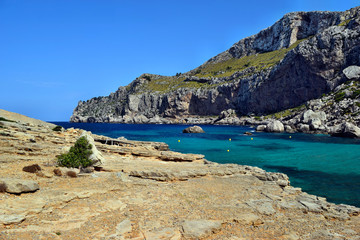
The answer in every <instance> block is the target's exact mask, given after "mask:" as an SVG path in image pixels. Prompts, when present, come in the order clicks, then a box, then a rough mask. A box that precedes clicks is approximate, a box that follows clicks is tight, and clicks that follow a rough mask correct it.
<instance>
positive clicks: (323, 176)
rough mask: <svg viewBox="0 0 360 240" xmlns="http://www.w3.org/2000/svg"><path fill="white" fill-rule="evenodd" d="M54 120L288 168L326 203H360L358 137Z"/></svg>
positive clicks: (223, 159) (295, 182)
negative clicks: (196, 130) (198, 130)
mask: <svg viewBox="0 0 360 240" xmlns="http://www.w3.org/2000/svg"><path fill="white" fill-rule="evenodd" d="M56 124H58V125H61V126H63V127H65V128H69V127H74V128H81V129H85V130H88V131H91V132H93V133H95V134H100V135H105V136H109V137H114V138H117V137H120V136H124V137H125V138H127V139H130V140H145V141H160V142H165V143H167V144H168V145H169V146H170V149H171V150H174V151H178V152H182V153H200V154H204V155H205V157H206V159H208V160H210V161H214V162H218V163H237V164H242V165H251V166H258V167H260V168H263V169H265V170H267V171H272V172H282V173H286V174H287V175H288V176H289V177H290V181H291V185H292V186H296V187H301V188H302V189H303V191H306V192H308V193H311V194H315V195H318V196H323V197H326V198H327V199H328V201H330V202H334V203H345V204H350V205H354V206H357V207H360V140H359V139H344V138H334V137H330V136H327V135H311V134H301V133H296V134H287V133H281V134H274V133H257V132H253V135H252V136H247V135H244V134H243V133H244V132H245V131H253V130H254V129H252V128H250V127H244V126H213V125H204V126H201V127H202V128H203V129H204V131H205V132H206V133H203V134H184V133H182V130H183V129H184V128H185V127H187V125H147V124H144V125H136V124H105V123H68V122H56ZM229 139H231V141H230V140H229ZM179 140H180V142H179ZM228 150H229V151H228Z"/></svg>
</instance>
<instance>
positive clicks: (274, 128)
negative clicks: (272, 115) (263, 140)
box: [266, 120, 284, 132]
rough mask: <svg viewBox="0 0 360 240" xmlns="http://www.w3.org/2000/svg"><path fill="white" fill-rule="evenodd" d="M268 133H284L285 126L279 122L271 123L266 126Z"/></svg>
mask: <svg viewBox="0 0 360 240" xmlns="http://www.w3.org/2000/svg"><path fill="white" fill-rule="evenodd" d="M266 131H267V132H283V131H284V124H282V122H280V121H279V120H274V121H271V122H269V123H268V124H267V125H266Z"/></svg>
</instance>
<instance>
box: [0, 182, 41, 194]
mask: <svg viewBox="0 0 360 240" xmlns="http://www.w3.org/2000/svg"><path fill="white" fill-rule="evenodd" d="M0 184H3V185H5V191H6V192H8V193H15V194H20V193H27V192H35V191H36V190H38V189H39V188H40V187H39V184H38V183H37V182H35V181H32V180H23V179H14V178H1V179H0Z"/></svg>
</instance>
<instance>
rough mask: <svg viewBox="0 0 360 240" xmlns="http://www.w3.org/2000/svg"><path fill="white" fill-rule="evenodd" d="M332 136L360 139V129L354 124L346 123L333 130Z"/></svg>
mask: <svg viewBox="0 0 360 240" xmlns="http://www.w3.org/2000/svg"><path fill="white" fill-rule="evenodd" d="M331 136H334V137H347V138H360V128H359V127H357V126H355V125H354V124H352V123H349V122H344V123H342V124H340V125H337V126H335V127H333V128H332V129H331Z"/></svg>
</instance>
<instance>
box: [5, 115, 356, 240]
mask: <svg viewBox="0 0 360 240" xmlns="http://www.w3.org/2000/svg"><path fill="white" fill-rule="evenodd" d="M0 131H1V132H3V133H5V134H1V135H0V161H1V164H0V176H2V177H3V178H12V179H22V180H26V181H35V182H37V183H38V184H39V186H40V189H39V190H37V191H36V192H32V193H26V194H21V195H19V194H11V193H7V192H0V202H1V204H0V239H37V238H39V239H52V238H54V239H89V238H91V239H139V240H140V239H145V238H146V239H173V240H175V239H178V240H183V239H316V238H318V239H331V238H336V237H339V236H341V238H343V239H357V238H358V236H359V235H360V230H359V229H360V216H359V214H360V210H359V209H358V208H356V207H353V206H348V205H343V204H341V205H336V204H332V203H329V202H327V201H326V199H325V198H322V197H317V196H314V195H310V194H307V193H304V192H302V191H301V189H299V188H294V187H292V186H291V185H289V180H288V177H287V176H286V175H285V174H281V173H270V172H266V171H264V170H262V169H260V168H257V167H251V166H240V165H236V164H224V165H222V164H216V163H211V162H208V161H206V160H205V159H203V156H196V157H194V156H193V157H194V158H195V159H197V160H194V161H170V160H169V159H170V158H174V159H175V157H174V156H175V155H176V154H180V153H172V152H171V151H169V150H168V149H167V146H165V145H164V144H160V143H147V142H138V141H129V140H126V139H111V138H107V137H104V136H97V135H94V134H91V133H88V134H89V135H91V136H92V137H93V138H94V144H95V145H96V147H97V149H98V150H99V152H101V154H102V155H103V157H104V159H105V161H104V162H103V164H102V165H101V167H100V166H99V167H97V168H96V169H98V170H101V171H96V170H95V171H94V172H92V173H82V172H80V170H79V169H77V170H76V169H70V170H69V171H74V172H75V171H76V174H77V178H71V177H68V176H66V174H65V169H62V168H57V167H56V164H55V163H56V155H59V154H61V153H62V151H63V148H64V147H70V146H72V145H73V144H74V143H75V141H76V140H77V139H78V138H79V137H80V136H81V134H82V133H83V130H78V129H67V130H66V131H63V132H54V131H51V130H48V129H47V128H46V130H44V128H43V127H38V126H37V125H36V126H28V125H27V124H26V123H25V124H24V123H21V122H19V123H14V124H13V125H11V126H10V125H7V126H6V127H5V128H2V129H1V130H0ZM18 132H22V133H24V134H27V135H31V136H32V137H33V139H34V140H35V142H33V141H30V140H29V139H28V138H23V137H22V136H21V135H18V134H17V133H18ZM145 150H147V152H145ZM165 152H168V153H169V156H173V157H168V158H167V160H165V161H164V160H163V159H162V158H161V156H162V154H163V153H165ZM184 155H186V156H187V154H184ZM189 158H190V157H189ZM177 159H178V158H177ZM31 164H38V165H39V166H40V167H41V171H39V172H44V173H52V176H51V177H50V178H47V177H42V176H38V175H37V173H39V172H36V173H30V172H24V171H22V169H23V167H25V166H29V165H31ZM55 169H57V170H55ZM54 170H55V172H57V173H58V174H56V175H55V174H54V173H55V172H54ZM63 171H64V173H62V172H63ZM66 171H68V170H66ZM60 172H61V173H62V174H59V173H60Z"/></svg>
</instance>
